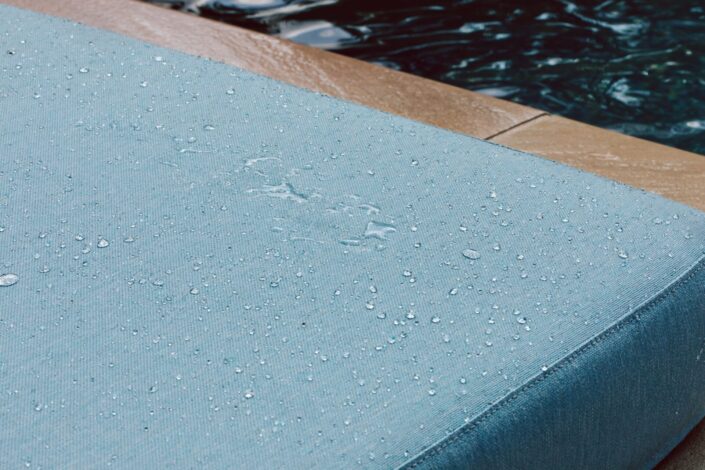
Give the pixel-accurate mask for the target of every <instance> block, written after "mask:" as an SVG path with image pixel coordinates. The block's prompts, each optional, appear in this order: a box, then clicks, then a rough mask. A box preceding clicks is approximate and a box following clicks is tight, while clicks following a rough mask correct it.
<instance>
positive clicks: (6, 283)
mask: <svg viewBox="0 0 705 470" xmlns="http://www.w3.org/2000/svg"><path fill="white" fill-rule="evenodd" d="M19 280H20V278H19V277H18V276H17V274H2V275H0V287H10V286H14V285H15V284H17V281H19Z"/></svg>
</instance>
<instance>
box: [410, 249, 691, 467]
mask: <svg viewBox="0 0 705 470" xmlns="http://www.w3.org/2000/svg"><path fill="white" fill-rule="evenodd" d="M704 286H705V261H703V260H701V261H700V262H699V263H698V264H697V265H696V266H695V267H694V268H693V269H692V270H691V271H690V272H688V273H687V274H685V275H684V276H683V277H681V278H680V279H679V280H678V281H677V282H676V283H674V284H672V285H671V286H670V287H669V288H667V289H666V290H665V291H664V292H662V293H661V294H659V295H658V296H656V297H655V298H654V299H653V301H651V302H649V303H648V304H646V305H644V306H643V307H641V308H639V309H637V310H636V311H635V312H634V313H633V314H632V315H630V316H629V317H627V318H625V319H624V320H623V321H622V322H620V323H618V324H617V325H615V326H614V327H612V328H611V329H609V330H607V331H605V332H604V333H603V334H601V335H599V336H597V337H596V338H594V339H593V340H592V341H591V342H590V343H588V344H587V345H585V346H584V347H583V348H581V349H580V350H578V351H576V353H574V354H573V355H571V356H569V357H567V358H566V359H565V360H564V361H562V362H561V363H559V364H558V365H556V366H555V367H554V368H552V369H550V370H549V371H548V372H547V373H546V374H544V375H543V376H540V377H538V378H537V379H535V380H534V381H532V382H530V383H528V384H527V385H526V386H525V387H523V388H522V389H520V390H518V391H517V392H516V393H514V394H512V395H510V396H508V397H507V398H506V399H504V400H503V401H502V402H500V403H498V404H497V405H496V406H494V407H493V408H491V409H490V410H489V411H488V412H486V413H485V414H483V415H482V416H480V417H479V418H478V419H476V420H474V421H473V422H472V423H470V424H468V425H467V426H466V427H464V428H463V429H461V430H459V431H458V432H456V433H455V434H454V435H452V436H449V437H448V438H447V439H445V440H444V441H441V442H440V443H438V444H437V445H435V446H434V447H432V448H430V449H429V450H428V451H426V452H425V453H424V454H422V455H420V456H418V457H417V458H415V459H414V460H412V461H411V462H409V463H408V464H407V465H406V468H408V469H411V468H465V467H467V466H468V465H471V466H472V467H473V468H559V467H561V466H563V467H565V466H567V465H569V466H570V467H571V468H648V467H650V466H652V465H654V464H656V463H657V462H658V461H659V459H660V458H661V457H662V456H663V455H665V454H666V453H667V452H668V451H670V450H671V449H672V448H673V447H674V446H675V445H676V444H677V443H678V442H677V441H674V440H673V436H684V435H685V434H686V433H687V431H688V430H689V429H691V428H692V427H693V426H694V425H695V424H697V422H698V420H699V419H700V418H701V417H702V415H703V411H704V410H705V394H703V393H702V391H703V390H704V389H705V343H704V341H705V288H704Z"/></svg>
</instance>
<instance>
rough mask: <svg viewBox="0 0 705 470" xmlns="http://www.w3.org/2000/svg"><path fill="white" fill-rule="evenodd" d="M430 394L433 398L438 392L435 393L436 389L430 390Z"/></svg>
mask: <svg viewBox="0 0 705 470" xmlns="http://www.w3.org/2000/svg"><path fill="white" fill-rule="evenodd" d="M428 394H429V395H431V396H434V395H435V394H436V391H435V390H434V389H430V390H429V391H428Z"/></svg>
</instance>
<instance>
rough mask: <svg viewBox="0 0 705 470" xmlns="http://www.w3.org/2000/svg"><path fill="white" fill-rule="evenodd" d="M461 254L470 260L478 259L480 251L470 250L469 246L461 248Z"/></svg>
mask: <svg viewBox="0 0 705 470" xmlns="http://www.w3.org/2000/svg"><path fill="white" fill-rule="evenodd" d="M463 256H464V257H466V258H467V259H472V260H476V259H480V253H479V252H478V251H475V250H471V249H470V248H468V249H466V250H463Z"/></svg>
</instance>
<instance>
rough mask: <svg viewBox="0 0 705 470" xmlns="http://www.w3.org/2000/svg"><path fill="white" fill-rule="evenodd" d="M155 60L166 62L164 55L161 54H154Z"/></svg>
mask: <svg viewBox="0 0 705 470" xmlns="http://www.w3.org/2000/svg"><path fill="white" fill-rule="evenodd" d="M154 61H155V62H164V57H162V56H160V55H158V56H154Z"/></svg>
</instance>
